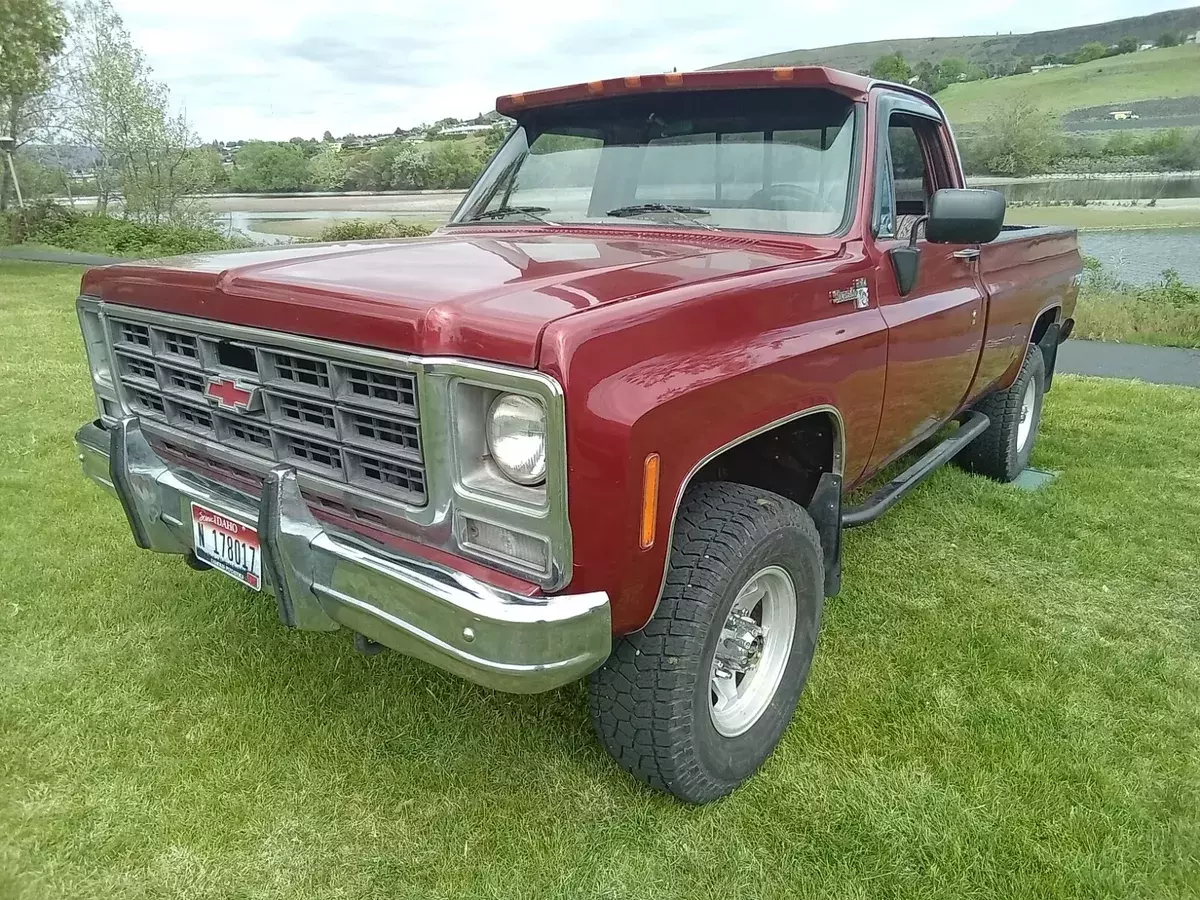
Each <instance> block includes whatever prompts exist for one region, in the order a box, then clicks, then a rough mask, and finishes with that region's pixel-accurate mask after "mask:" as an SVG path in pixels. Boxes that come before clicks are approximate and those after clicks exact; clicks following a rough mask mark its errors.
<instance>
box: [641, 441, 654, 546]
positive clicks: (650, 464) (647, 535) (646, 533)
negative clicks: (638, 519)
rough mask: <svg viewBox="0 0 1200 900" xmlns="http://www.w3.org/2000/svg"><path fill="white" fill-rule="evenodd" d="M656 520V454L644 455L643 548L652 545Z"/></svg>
mask: <svg viewBox="0 0 1200 900" xmlns="http://www.w3.org/2000/svg"><path fill="white" fill-rule="evenodd" d="M657 520H658V454H657V453H651V454H650V455H649V456H647V457H646V464H645V466H644V467H643V469H642V529H641V544H642V549H643V550H649V549H650V548H651V547H653V546H654V527H655V524H656V522H657Z"/></svg>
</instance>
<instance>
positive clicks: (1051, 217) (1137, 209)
mask: <svg viewBox="0 0 1200 900" xmlns="http://www.w3.org/2000/svg"><path fill="white" fill-rule="evenodd" d="M1004 220H1005V221H1006V222H1008V223H1010V224H1013V225H1066V226H1068V227H1070V228H1084V229H1108V228H1113V229H1130V228H1200V202H1198V203H1197V205H1196V206H1186V207H1179V206H1172V207H1163V206H1146V205H1145V204H1144V203H1143V204H1142V205H1140V206H1102V205H1089V206H1009V208H1008V211H1007V213H1005V216H1004Z"/></svg>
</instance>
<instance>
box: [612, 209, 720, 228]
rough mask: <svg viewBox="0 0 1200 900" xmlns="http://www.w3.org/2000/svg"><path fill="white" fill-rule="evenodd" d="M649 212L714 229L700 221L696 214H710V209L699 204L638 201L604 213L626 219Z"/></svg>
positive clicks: (698, 226) (699, 226)
mask: <svg viewBox="0 0 1200 900" xmlns="http://www.w3.org/2000/svg"><path fill="white" fill-rule="evenodd" d="M650 213H669V214H671V215H674V216H676V217H677V220H678V219H682V220H683V221H685V222H688V223H690V224H692V225H695V226H696V227H697V228H707V229H709V230H710V231H716V230H717V228H716V226H715V225H712V224H710V223H708V222H701V221H700V220H699V219H697V218H696V216H707V215H710V214H711V213H710V211H709V210H707V209H704V208H703V207H700V206H682V205H679V204H675V203H638V204H635V205H633V206H618V207H617V208H616V209H610V210H609V211H608V212H606V213H605V215H606V216H613V217H614V218H617V219H628V218H633V217H635V216H645V215H648V214H650Z"/></svg>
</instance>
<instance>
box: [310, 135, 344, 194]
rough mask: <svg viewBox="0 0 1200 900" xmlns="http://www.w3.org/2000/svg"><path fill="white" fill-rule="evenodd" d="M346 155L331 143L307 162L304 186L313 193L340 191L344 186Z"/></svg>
mask: <svg viewBox="0 0 1200 900" xmlns="http://www.w3.org/2000/svg"><path fill="white" fill-rule="evenodd" d="M346 169H347V162H346V154H345V153H343V152H342V151H341V148H339V147H338V146H337V145H336V144H334V143H333V142H332V141H331V142H328V143H326V144H325V145H324V146H323V148H322V149H321V151H320V152H319V153H317V155H316V156H314V157H312V159H310V160H309V161H308V178H307V180H306V181H305V184H304V186H305V187H307V188H311V189H312V190H314V191H340V190H342V189H343V188H344V187H345V186H346Z"/></svg>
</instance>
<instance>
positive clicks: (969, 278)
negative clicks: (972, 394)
mask: <svg viewBox="0 0 1200 900" xmlns="http://www.w3.org/2000/svg"><path fill="white" fill-rule="evenodd" d="M890 99H892V98H889V97H888V96H886V95H885V96H884V97H882V98H881V100H880V103H879V107H878V109H879V117H878V120H879V127H878V128H877V129H876V132H877V133H876V140H877V141H878V142H879V143H878V145H877V147H876V154H875V160H876V184H875V211H874V232H875V238H876V246H877V247H878V249H879V251H880V253H881V254H882V256H881V259H880V268H879V278H878V299H879V309H880V312H881V313H882V314H883V318H884V321H885V322H886V323H887V328H888V364H887V379H886V384H885V388H884V398H883V414H882V417H881V419H880V423H879V434H878V437H877V438H876V441H875V449H874V451H873V453H872V455H871V462H870V464H869V466H870V468H872V469H874V468H878V467H879V466H882V465H884V464H885V463H886V462H888V461H889V460H891V459H893V458H894V457H895V456H897V455H899V454H900V453H901V452H903V451H905V450H907V449H908V448H910V447H911V446H913V445H914V444H915V443H917V442H919V441H920V440H921V439H922V438H924V437H926V436H928V435H929V433H930V432H932V431H933V430H935V429H936V428H937V426H938V425H939V424H941V423H943V422H945V421H946V420H948V419H949V418H950V417H951V416H952V415H953V414H954V413H955V412H957V411H958V409H959V407H960V406H961V404H962V402H963V399H964V397H965V396H966V394H967V390H968V389H969V388H970V385H971V381H972V378H973V377H974V374H975V368H976V365H977V364H978V362H979V355H980V351H981V349H982V341H983V333H984V325H985V319H986V309H985V297H984V294H983V292H982V290H981V288H980V285H979V282H978V280H977V278H976V273H975V265H976V262H975V260H976V258H977V257H978V248H977V247H974V246H965V245H953V244H931V243H930V242H929V241H927V240H925V239H924V232H923V231H921V232H919V233H920V235H921V237H920V239H919V240H918V241H917V246H918V248H920V251H921V263H920V274H919V277H918V279H917V283H916V286H915V287H914V288H913V290H912V291H911V292H910V293H909V294H908V295H907V296H901V294H900V292H899V288H898V286H897V282H896V278H895V274H894V272H893V271H892V268H891V264H890V258H889V257H888V256H887V251H888V250H889V249H891V248H892V247H895V246H898V245H901V244H903V243H905V242H907V240H908V238H909V235H910V234H911V233H912V229H913V228H914V227H915V226H916V224H917V220H918V219H919V218H920V217H921V216H923V215H925V213H926V212H927V210H928V207H929V199H930V197H931V196H932V195H933V192H934V191H936V190H938V189H940V188H947V187H957V186H958V185H957V184H956V183H955V182H956V181H957V179H958V177H959V176H958V169H957V166H953V167H952V166H951V164H950V162H949V160H948V157H947V153H946V150H945V148H944V145H943V142H942V141H941V140H940V139H939V134H940V129H941V128H942V127H943V125H942V123H941V120H940V117H939V116H938V113H937V111H936V110H934V109H933V108H932V107H931V106H928V105H927V104H925V103H923V102H922V101H920V100H919V99H917V98H915V97H903V98H900V97H896V98H894V100H892V102H889V100H890Z"/></svg>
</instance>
